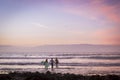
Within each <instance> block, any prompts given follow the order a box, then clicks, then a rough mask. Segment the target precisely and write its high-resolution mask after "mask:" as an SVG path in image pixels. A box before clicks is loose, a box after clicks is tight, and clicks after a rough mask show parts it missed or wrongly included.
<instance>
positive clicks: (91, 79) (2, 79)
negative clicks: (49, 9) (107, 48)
mask: <svg viewBox="0 0 120 80" xmlns="http://www.w3.org/2000/svg"><path fill="white" fill-rule="evenodd" d="M0 80H120V75H81V74H70V73H64V74H63V73H54V72H50V71H47V72H45V73H42V72H11V73H9V74H0Z"/></svg>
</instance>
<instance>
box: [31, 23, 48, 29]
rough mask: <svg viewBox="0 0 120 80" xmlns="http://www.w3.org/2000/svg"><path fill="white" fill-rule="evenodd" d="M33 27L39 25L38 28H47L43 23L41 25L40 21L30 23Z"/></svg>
mask: <svg viewBox="0 0 120 80" xmlns="http://www.w3.org/2000/svg"><path fill="white" fill-rule="evenodd" d="M31 25H32V26H33V27H39V28H45V29H46V28H48V27H47V26H45V25H42V24H40V23H32V24H31Z"/></svg>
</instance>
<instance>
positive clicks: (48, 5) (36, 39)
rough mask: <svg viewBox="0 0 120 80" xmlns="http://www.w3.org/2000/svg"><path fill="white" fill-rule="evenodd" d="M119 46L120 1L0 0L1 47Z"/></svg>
mask: <svg viewBox="0 0 120 80" xmlns="http://www.w3.org/2000/svg"><path fill="white" fill-rule="evenodd" d="M49 44H104V45H107V44H110V45H120V0H0V45H31V46H32V45H49Z"/></svg>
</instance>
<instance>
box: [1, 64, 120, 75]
mask: <svg viewBox="0 0 120 80" xmlns="http://www.w3.org/2000/svg"><path fill="white" fill-rule="evenodd" d="M0 67H1V69H2V68H3V69H5V71H8V72H9V71H31V72H36V71H39V72H45V69H44V66H36V65H25V66H24V65H2V66H0ZM7 69H8V70H7ZM49 70H50V71H51V68H50V66H49ZM1 71H4V70H1ZM54 72H56V73H75V74H83V75H86V74H93V73H94V74H109V73H112V72H117V73H119V72H120V67H116V66H114V67H110V66H109V67H89V66H75V67H74V66H59V68H58V69H56V68H55V70H54Z"/></svg>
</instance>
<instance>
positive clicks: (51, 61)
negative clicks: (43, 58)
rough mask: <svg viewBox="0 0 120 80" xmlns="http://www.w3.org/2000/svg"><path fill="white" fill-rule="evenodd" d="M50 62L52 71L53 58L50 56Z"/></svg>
mask: <svg viewBox="0 0 120 80" xmlns="http://www.w3.org/2000/svg"><path fill="white" fill-rule="evenodd" d="M50 64H51V70H52V71H53V68H54V67H53V66H54V60H53V58H51V60H50Z"/></svg>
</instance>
